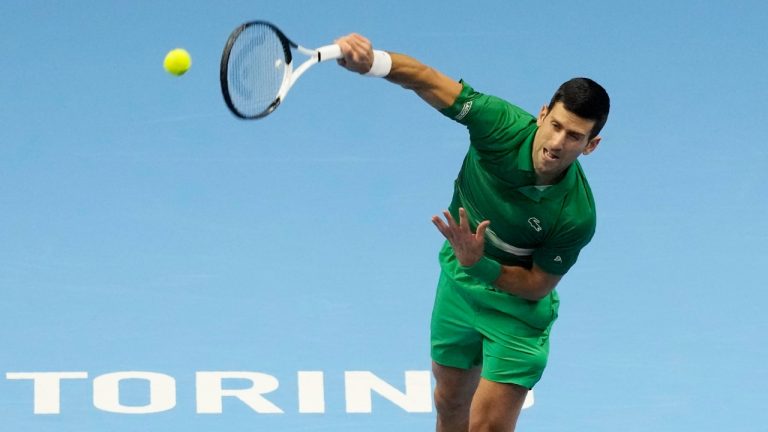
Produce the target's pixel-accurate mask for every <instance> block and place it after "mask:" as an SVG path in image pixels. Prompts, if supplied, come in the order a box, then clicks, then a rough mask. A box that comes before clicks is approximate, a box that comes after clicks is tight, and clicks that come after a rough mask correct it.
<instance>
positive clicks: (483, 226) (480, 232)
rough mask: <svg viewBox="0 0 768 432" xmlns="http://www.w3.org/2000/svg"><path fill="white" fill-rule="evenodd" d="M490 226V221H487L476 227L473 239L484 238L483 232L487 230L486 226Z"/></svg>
mask: <svg viewBox="0 0 768 432" xmlns="http://www.w3.org/2000/svg"><path fill="white" fill-rule="evenodd" d="M490 224H491V221H487V220H485V221H482V222H480V224H479V225H478V226H477V231H476V232H475V238H478V239H481V238H485V230H487V229H488V225H490Z"/></svg>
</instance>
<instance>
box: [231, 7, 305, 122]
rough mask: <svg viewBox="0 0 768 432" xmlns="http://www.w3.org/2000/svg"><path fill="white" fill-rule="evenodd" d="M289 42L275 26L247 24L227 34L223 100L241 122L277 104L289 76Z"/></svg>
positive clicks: (260, 114)
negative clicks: (281, 89)
mask: <svg viewBox="0 0 768 432" xmlns="http://www.w3.org/2000/svg"><path fill="white" fill-rule="evenodd" d="M295 46H296V44H294V43H293V42H291V41H290V40H289V39H288V38H287V37H286V36H285V34H283V32H282V31H280V29H278V28H277V27H276V26H275V25H273V24H271V23H269V22H266V21H250V22H247V23H244V24H242V25H240V26H239V27H237V28H236V29H235V30H234V31H232V34H230V36H229V39H227V43H226V45H225V46H224V52H223V53H222V56H221V66H220V72H219V79H220V81H221V92H222V95H223V96H224V101H225V102H226V104H227V107H228V108H229V110H230V111H232V113H233V114H234V115H236V116H237V117H239V118H241V119H259V118H262V117H266V116H267V115H269V114H271V113H272V112H273V111H274V110H275V109H276V108H277V107H278V105H280V98H278V92H279V91H280V88H281V87H282V85H283V81H285V80H289V79H290V75H291V69H290V68H291V62H292V60H293V58H292V56H291V47H295Z"/></svg>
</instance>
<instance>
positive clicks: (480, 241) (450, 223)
mask: <svg viewBox="0 0 768 432" xmlns="http://www.w3.org/2000/svg"><path fill="white" fill-rule="evenodd" d="M443 215H444V216H445V221H446V222H447V223H446V222H444V221H443V220H442V219H441V218H440V216H432V223H433V224H435V226H436V227H437V229H438V230H439V231H440V233H442V234H443V236H445V238H446V239H448V242H449V243H450V244H451V246H452V247H453V252H454V254H455V255H456V259H457V260H458V261H459V264H461V265H463V266H465V267H469V266H471V265H474V264H475V263H476V262H478V261H480V258H482V257H483V247H484V246H485V230H486V229H488V225H490V224H491V222H490V221H487V220H486V221H482V222H480V224H479V225H478V226H477V231H476V232H474V233H473V232H472V230H471V229H470V228H469V221H468V220H467V212H466V211H465V210H464V209H463V208H459V223H458V224H457V223H456V220H454V219H453V216H452V215H451V213H450V212H449V211H447V210H446V211H444V212H443Z"/></svg>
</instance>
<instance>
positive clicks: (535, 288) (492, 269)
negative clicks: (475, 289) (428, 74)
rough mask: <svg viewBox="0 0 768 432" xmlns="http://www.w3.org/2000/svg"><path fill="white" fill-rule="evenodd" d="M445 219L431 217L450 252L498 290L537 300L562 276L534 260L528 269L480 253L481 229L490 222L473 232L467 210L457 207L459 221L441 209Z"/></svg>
mask: <svg viewBox="0 0 768 432" xmlns="http://www.w3.org/2000/svg"><path fill="white" fill-rule="evenodd" d="M443 215H444V216H445V221H443V220H442V219H441V218H440V217H439V216H433V217H432V223H433V224H435V226H436V227H437V229H438V230H439V231H440V232H441V233H442V234H443V236H445V238H446V239H448V242H449V243H450V244H451V247H452V248H453V253H454V255H455V256H456V259H457V260H458V261H459V264H460V265H461V266H462V267H463V268H464V270H465V271H466V272H467V273H468V274H470V275H472V276H474V277H477V278H478V279H480V280H483V281H485V282H488V283H490V284H492V285H493V286H495V287H496V288H498V289H500V290H501V291H504V292H507V293H510V294H513V295H516V296H518V297H522V298H524V299H526V300H533V301H536V300H540V299H542V298H544V297H545V296H546V295H547V294H549V293H550V292H551V291H552V290H553V289H555V287H556V286H557V283H558V282H560V279H562V276H561V275H555V274H551V273H547V272H546V271H544V270H542V269H541V267H539V266H537V265H536V264H535V263H534V264H533V267H531V268H530V269H527V268H524V267H517V266H506V265H501V264H499V263H498V262H496V261H494V260H492V259H490V258H488V257H486V256H484V254H483V251H484V246H485V230H486V229H487V228H488V225H490V222H488V221H483V222H480V224H478V226H477V229H476V230H475V232H474V233H473V232H472V230H471V228H470V227H469V222H468V218H467V212H466V210H464V209H463V208H460V209H459V222H458V223H456V221H455V220H454V219H453V216H451V213H450V212H449V211H447V210H446V211H444V212H443Z"/></svg>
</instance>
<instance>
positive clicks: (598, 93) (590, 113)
mask: <svg viewBox="0 0 768 432" xmlns="http://www.w3.org/2000/svg"><path fill="white" fill-rule="evenodd" d="M557 102H562V103H563V105H564V106H565V109H567V110H568V111H570V112H572V113H574V114H576V115H577V116H579V117H581V118H585V119H587V120H593V121H594V122H595V125H594V126H593V127H592V132H591V133H590V134H589V139H592V138H594V137H596V136H597V134H599V133H600V131H601V130H602V129H603V126H605V122H606V121H607V120H608V111H610V108H611V100H610V98H609V97H608V92H606V91H605V89H604V88H603V87H602V86H601V85H600V84H598V83H596V82H594V81H592V80H591V79H589V78H572V79H570V80H568V81H566V82H564V83H563V84H562V85H561V86H560V88H558V89H557V91H556V92H555V94H554V95H553V96H552V100H551V101H550V102H549V107H548V110H551V109H552V107H554V106H555V104H556V103H557Z"/></svg>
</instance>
